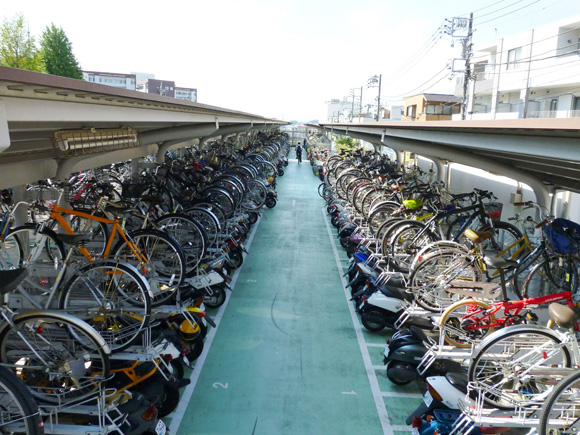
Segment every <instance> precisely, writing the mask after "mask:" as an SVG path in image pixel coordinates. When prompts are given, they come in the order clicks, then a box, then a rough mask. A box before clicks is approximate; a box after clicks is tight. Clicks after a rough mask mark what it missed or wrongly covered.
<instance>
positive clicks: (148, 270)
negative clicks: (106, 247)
mask: <svg viewBox="0 0 580 435" xmlns="http://www.w3.org/2000/svg"><path fill="white" fill-rule="evenodd" d="M129 237H130V238H131V240H132V241H133V243H134V245H135V247H136V248H137V249H138V251H139V252H140V254H139V255H140V256H141V257H144V259H145V264H143V263H142V262H141V260H140V259H139V258H137V256H136V255H135V252H133V250H132V249H131V247H129V246H128V245H127V243H126V242H125V240H121V241H120V242H119V243H118V244H117V246H115V248H114V249H113V251H112V254H111V255H112V257H113V258H115V259H116V260H119V261H121V262H126V263H129V264H131V265H132V266H134V267H136V268H137V270H139V271H140V272H142V274H143V276H145V278H146V279H147V281H149V285H150V286H151V290H152V292H153V299H152V306H154V307H155V306H159V305H163V304H164V303H165V302H167V301H169V300H170V299H171V298H172V297H173V295H174V294H175V290H176V289H177V288H178V287H179V286H180V285H181V284H182V283H183V280H184V279H185V275H186V268H185V256H184V255H183V251H182V250H181V246H179V243H177V242H176V241H175V240H174V239H173V238H172V237H171V236H169V235H168V234H165V233H163V232H162V231H156V230H140V231H135V232H134V233H131V234H130V235H129Z"/></svg>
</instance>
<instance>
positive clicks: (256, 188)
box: [242, 180, 268, 210]
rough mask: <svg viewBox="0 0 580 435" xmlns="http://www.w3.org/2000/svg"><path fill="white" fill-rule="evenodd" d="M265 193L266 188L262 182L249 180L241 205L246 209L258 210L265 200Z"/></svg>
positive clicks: (266, 192) (266, 191)
mask: <svg viewBox="0 0 580 435" xmlns="http://www.w3.org/2000/svg"><path fill="white" fill-rule="evenodd" d="M267 194H268V190H267V189H266V186H265V185H264V183H262V182H261V181H260V180H249V181H248V191H247V192H246V194H245V195H244V201H243V202H242V207H243V208H245V209H246V210H258V209H259V208H260V207H262V206H263V205H264V203H265V202H266V197H267Z"/></svg>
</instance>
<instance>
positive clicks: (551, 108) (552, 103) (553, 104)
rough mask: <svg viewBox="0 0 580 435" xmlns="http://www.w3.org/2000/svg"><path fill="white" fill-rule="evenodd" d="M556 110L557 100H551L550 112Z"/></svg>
mask: <svg viewBox="0 0 580 435" xmlns="http://www.w3.org/2000/svg"><path fill="white" fill-rule="evenodd" d="M556 110H558V99H557V98H552V99H551V100H550V111H552V112H553V111H556Z"/></svg>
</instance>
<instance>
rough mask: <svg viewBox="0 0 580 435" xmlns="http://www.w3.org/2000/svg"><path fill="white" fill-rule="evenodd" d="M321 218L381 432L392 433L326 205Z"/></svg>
mask: <svg viewBox="0 0 580 435" xmlns="http://www.w3.org/2000/svg"><path fill="white" fill-rule="evenodd" d="M321 211H322V219H323V220H324V223H325V224H326V229H327V231H328V238H329V239H330V244H331V246H332V250H333V252H334V259H335V261H336V265H337V267H338V272H339V275H340V279H341V281H342V287H343V290H344V295H345V297H346V300H347V305H348V310H349V312H350V317H351V319H352V323H353V325H354V330H355V333H356V338H357V341H358V344H359V348H360V352H361V354H362V358H363V362H364V365H365V368H366V371H367V377H368V379H369V383H370V386H371V392H372V395H373V398H374V399H375V405H376V407H377V413H378V414H379V420H380V422H381V427H382V428H383V433H384V434H385V435H394V431H393V426H392V425H391V421H390V419H389V414H388V413H387V408H386V406H385V401H384V400H383V396H382V395H381V390H380V387H379V381H378V379H377V376H376V374H375V372H374V370H373V369H372V365H373V364H372V362H371V357H370V354H369V350H368V349H367V346H366V343H365V341H364V337H363V333H362V331H361V326H360V324H359V322H358V318H357V316H356V313H355V311H354V308H353V306H352V304H351V303H350V302H349V299H350V294H349V292H348V290H347V289H346V285H347V284H348V283H347V282H346V280H345V279H344V276H343V274H344V271H343V269H342V264H341V262H340V257H339V256H338V250H337V249H336V244H335V243H334V237H333V236H332V232H331V231H330V225H329V224H328V219H327V217H326V214H325V213H326V207H324V208H322V210H321Z"/></svg>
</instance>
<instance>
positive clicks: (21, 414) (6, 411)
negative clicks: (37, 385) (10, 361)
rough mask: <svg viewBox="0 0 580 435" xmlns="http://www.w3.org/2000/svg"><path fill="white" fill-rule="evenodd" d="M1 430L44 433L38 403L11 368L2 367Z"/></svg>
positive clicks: (35, 434)
mask: <svg viewBox="0 0 580 435" xmlns="http://www.w3.org/2000/svg"><path fill="white" fill-rule="evenodd" d="M0 432H1V433H23V434H26V435H42V434H44V423H43V421H42V417H41V415H40V411H39V409H38V404H37V403H36V401H35V400H34V398H33V397H32V396H31V395H30V392H29V391H28V389H27V388H26V386H25V385H24V384H23V383H22V382H20V380H19V379H18V377H16V375H15V374H14V373H12V372H11V371H10V370H8V369H6V368H4V367H0Z"/></svg>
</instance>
